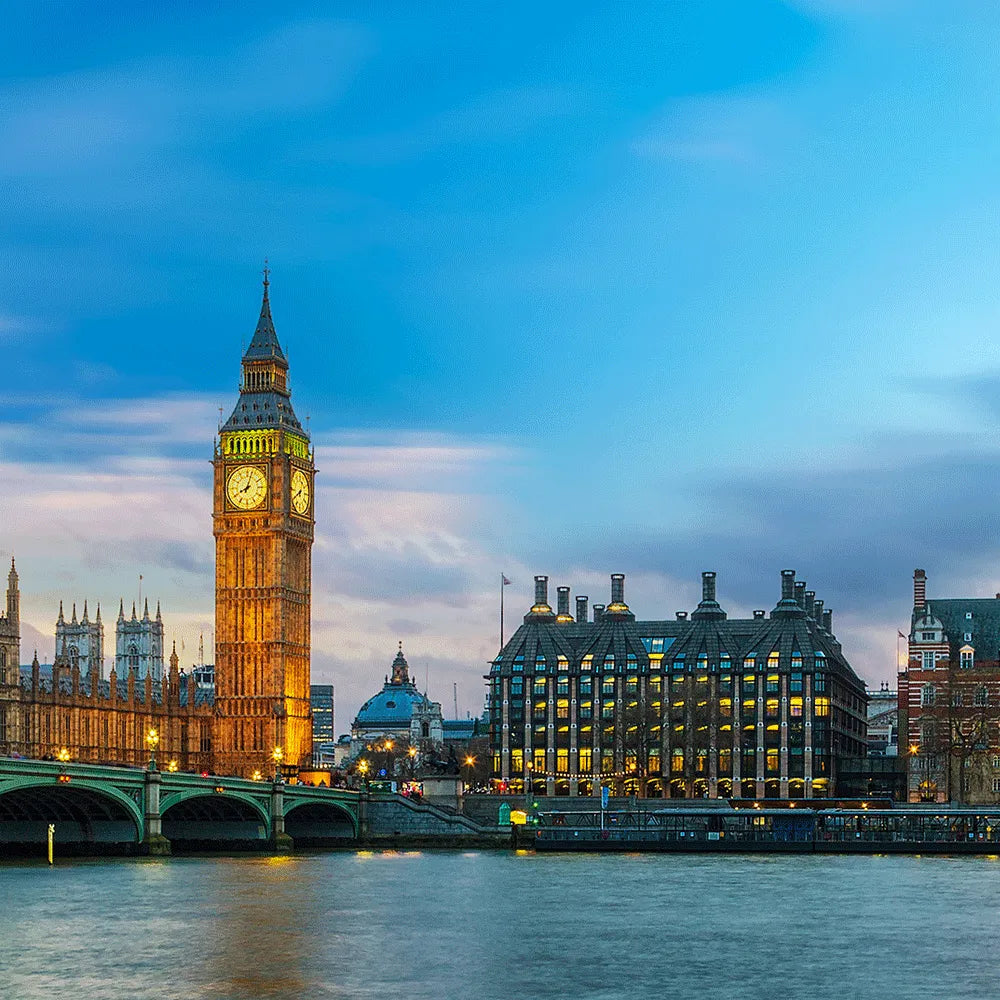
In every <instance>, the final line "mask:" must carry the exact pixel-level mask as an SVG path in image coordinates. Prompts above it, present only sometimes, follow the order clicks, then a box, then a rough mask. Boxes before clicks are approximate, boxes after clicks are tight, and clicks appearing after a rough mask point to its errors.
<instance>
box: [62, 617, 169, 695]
mask: <svg viewBox="0 0 1000 1000" xmlns="http://www.w3.org/2000/svg"><path fill="white" fill-rule="evenodd" d="M74 611H75V609H74ZM84 617H86V606H84ZM98 620H100V609H98ZM56 648H57V649H58V648H59V646H58V639H57V642H56ZM81 669H82V666H81ZM133 671H134V673H135V676H136V677H137V678H138V679H139V680H145V679H146V677H147V676H148V677H152V678H153V680H154V681H155V682H156V683H159V682H160V681H161V680H162V679H163V617H162V616H161V614H160V604H159V602H157V604H156V617H155V618H150V617H149V601H148V600H147V601H146V603H145V606H144V607H143V610H142V617H141V618H139V617H137V616H136V613H135V605H134V604H133V605H132V617H131V618H126V617H125V602H124V601H122V602H121V603H120V604H119V606H118V622H117V624H116V625H115V672H116V673H117V674H118V676H119V677H127V676H128V675H129V673H130V672H133Z"/></svg>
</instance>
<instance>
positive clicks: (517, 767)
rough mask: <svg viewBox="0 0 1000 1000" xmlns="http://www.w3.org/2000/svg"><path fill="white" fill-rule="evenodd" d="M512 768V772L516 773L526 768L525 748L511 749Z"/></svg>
mask: <svg viewBox="0 0 1000 1000" xmlns="http://www.w3.org/2000/svg"><path fill="white" fill-rule="evenodd" d="M510 770H511V773H512V774H516V773H517V772H519V771H523V770H524V751H523V750H511V752H510Z"/></svg>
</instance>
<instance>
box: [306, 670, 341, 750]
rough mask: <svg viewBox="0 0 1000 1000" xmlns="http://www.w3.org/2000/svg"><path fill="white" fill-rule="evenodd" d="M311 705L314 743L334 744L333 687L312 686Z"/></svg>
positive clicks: (310, 688) (325, 685) (310, 689)
mask: <svg viewBox="0 0 1000 1000" xmlns="http://www.w3.org/2000/svg"><path fill="white" fill-rule="evenodd" d="M309 704H310V706H311V707H312V717H313V743H333V741H334V739H335V736H334V729H333V685H332V684H311V685H310V686H309Z"/></svg>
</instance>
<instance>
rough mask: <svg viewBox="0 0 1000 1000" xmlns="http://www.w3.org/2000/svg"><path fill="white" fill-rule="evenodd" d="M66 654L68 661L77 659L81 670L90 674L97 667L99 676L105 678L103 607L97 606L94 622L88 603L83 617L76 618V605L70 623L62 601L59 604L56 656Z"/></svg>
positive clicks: (85, 603)
mask: <svg viewBox="0 0 1000 1000" xmlns="http://www.w3.org/2000/svg"><path fill="white" fill-rule="evenodd" d="M62 654H65V655H66V656H67V658H68V659H70V660H73V659H75V660H76V661H77V662H78V663H79V664H80V670H81V672H82V673H84V674H89V673H90V671H91V669H92V668H94V667H96V668H97V673H98V675H99V676H100V677H101V678H103V677H104V623H103V622H102V621H101V606H100V604H98V605H97V614H96V615H95V617H94V619H93V621H91V619H90V615H89V613H88V611H87V602H86V601H84V602H83V617H82V618H80V619H79V620H78V619H77V617H76V604H75V603H74V605H73V613H72V616H71V617H70V620H69V621H66V619H65V617H64V616H63V606H62V601H60V602H59V617H58V619H57V620H56V656H60V655H62Z"/></svg>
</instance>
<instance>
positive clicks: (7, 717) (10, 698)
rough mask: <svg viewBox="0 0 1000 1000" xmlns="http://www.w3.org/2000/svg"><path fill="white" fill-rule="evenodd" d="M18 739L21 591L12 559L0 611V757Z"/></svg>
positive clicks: (19, 715)
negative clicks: (4, 610)
mask: <svg viewBox="0 0 1000 1000" xmlns="http://www.w3.org/2000/svg"><path fill="white" fill-rule="evenodd" d="M21 739H22V711H21V592H20V590H19V589H18V585H17V570H16V569H15V568H14V560H13V559H11V561H10V573H9V574H8V575H7V609H6V614H4V613H2V612H0V754H6V753H10V752H11V751H12V750H16V748H17V747H18V746H19V745H20V743H21Z"/></svg>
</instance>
